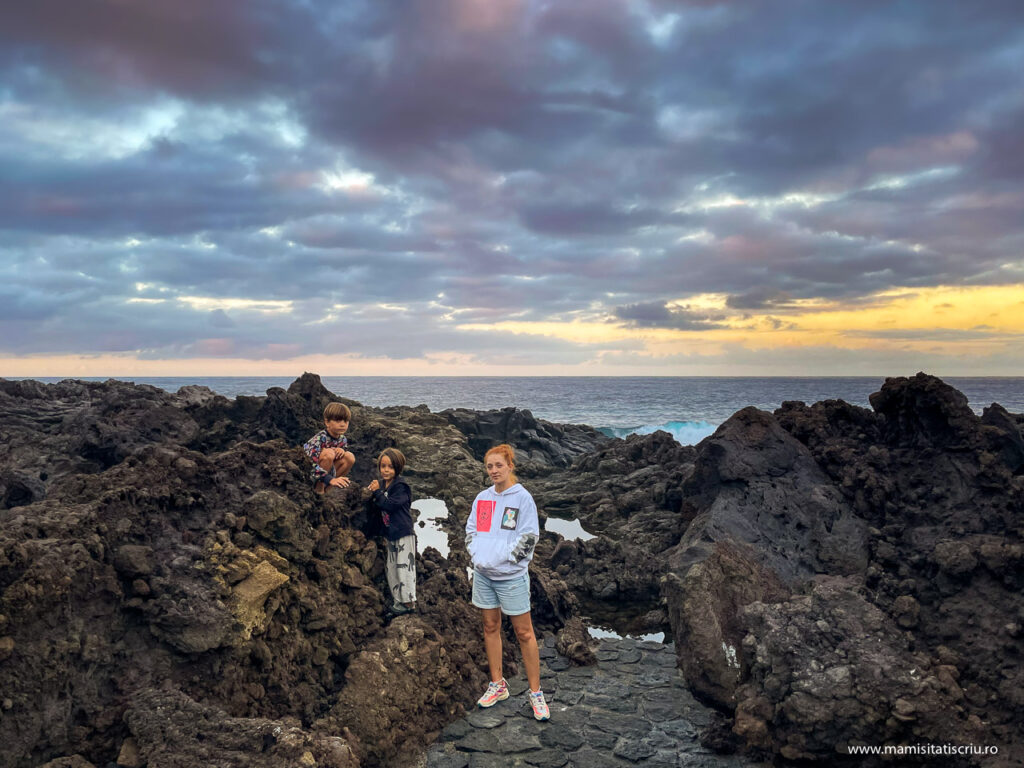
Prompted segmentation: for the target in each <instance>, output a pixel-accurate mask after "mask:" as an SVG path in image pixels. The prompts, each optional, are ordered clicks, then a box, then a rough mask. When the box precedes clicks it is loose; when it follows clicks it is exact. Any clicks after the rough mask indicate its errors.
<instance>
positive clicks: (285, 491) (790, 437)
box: [0, 374, 1024, 768]
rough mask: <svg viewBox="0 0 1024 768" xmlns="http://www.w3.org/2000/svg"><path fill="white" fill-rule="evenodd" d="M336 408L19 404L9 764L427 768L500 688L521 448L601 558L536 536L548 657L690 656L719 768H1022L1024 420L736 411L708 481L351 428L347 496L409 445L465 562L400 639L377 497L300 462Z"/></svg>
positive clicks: (401, 413)
mask: <svg viewBox="0 0 1024 768" xmlns="http://www.w3.org/2000/svg"><path fill="white" fill-rule="evenodd" d="M331 399H335V396H334V395H332V394H331V393H329V392H327V391H326V390H325V389H324V388H323V387H322V385H321V384H320V382H319V379H318V378H317V377H316V376H313V375H312V374H306V375H304V376H303V377H301V378H300V379H299V380H297V381H296V382H294V383H293V384H292V385H291V386H290V387H289V388H288V389H287V390H285V389H280V388H275V389H272V390H270V391H269V392H268V393H267V395H266V396H265V397H249V398H246V397H240V398H236V399H235V400H227V399H225V398H223V397H220V396H218V395H216V394H214V393H213V392H211V391H209V390H207V389H204V388H202V387H185V388H183V389H182V390H180V391H179V392H177V393H175V394H169V393H166V392H162V391H161V390H157V389H154V388H152V387H136V386H134V385H130V384H126V383H123V382H106V383H102V384H95V383H94V384H87V383H83V382H63V383H61V384H58V385H49V386H44V385H41V384H38V383H36V382H12V381H4V380H0V438H2V439H0V699H2V701H0V705H2V706H0V742H2V743H3V744H4V749H5V752H4V755H5V759H6V760H7V761H8V763H9V764H11V765H13V766H17V767H18V768H21V766H26V767H27V766H36V765H41V764H43V763H47V764H49V765H52V766H54V768H57V767H58V766H64V767H67V768H88V766H89V765H105V764H106V763H109V762H111V761H114V760H120V762H121V764H122V765H125V766H129V765H138V766H142V765H144V764H147V763H148V764H150V765H174V766H179V765H180V766H182V768H192V766H199V765H208V764H218V765H282V766H303V767H304V768H311V767H312V766H313V765H321V766H344V767H345V768H349V766H356V765H361V766H375V765H385V764H387V765H399V766H401V765H406V764H412V763H414V762H415V761H416V760H417V759H418V758H419V757H420V756H422V754H423V749H424V747H425V746H426V745H427V744H429V743H430V742H431V741H433V740H434V739H435V738H437V736H438V734H439V733H440V732H441V729H442V728H443V727H444V726H445V725H446V724H448V723H451V722H452V721H453V720H455V719H457V718H458V717H459V716H460V715H461V713H462V712H463V710H464V707H465V705H467V704H471V702H472V701H473V700H474V699H475V697H476V695H478V694H479V691H480V689H481V686H482V685H483V684H484V682H485V679H486V671H485V670H486V664H485V660H484V655H483V647H482V643H481V642H480V640H479V627H478V622H479V617H478V616H477V613H476V611H475V610H474V609H473V608H472V607H471V606H470V605H469V602H468V599H469V584H468V581H467V578H466V571H465V566H466V565H467V564H468V557H467V555H466V552H465V548H464V546H462V543H461V539H462V537H461V527H462V525H463V524H464V523H465V519H466V515H467V513H468V511H469V503H470V500H471V499H472V498H473V496H474V495H475V493H476V492H477V491H478V490H479V488H481V487H482V486H483V485H484V483H485V482H486V480H485V476H484V473H483V470H482V467H481V465H480V462H479V458H480V456H482V453H483V451H484V450H486V447H488V446H489V445H491V444H494V443H496V442H501V441H505V442H511V443H512V444H513V445H516V446H517V448H518V449H519V450H520V451H521V459H522V461H521V466H520V470H521V474H522V475H523V476H524V478H525V479H526V480H527V485H528V487H529V488H530V490H531V492H532V493H533V495H534V496H535V498H536V499H537V501H538V503H539V506H540V508H541V515H542V519H544V517H545V516H546V515H547V514H557V515H563V516H577V517H579V518H580V519H581V520H582V521H583V524H584V525H585V527H586V528H587V529H588V530H590V531H592V532H594V533H596V534H598V537H597V538H596V539H593V540H590V541H587V542H573V541H563V540H561V539H560V537H558V536H556V535H554V534H551V533H544V535H543V536H542V537H541V542H540V544H539V545H538V551H537V557H536V558H535V561H534V568H533V572H534V576H535V578H534V579H533V601H534V619H535V625H536V627H537V629H538V632H540V633H541V634H542V635H544V636H545V637H546V640H547V641H548V642H549V643H550V644H551V645H550V647H552V648H554V647H557V649H558V651H559V652H560V653H561V654H563V655H564V656H568V657H569V658H570V659H571V661H572V662H573V663H575V664H579V665H586V666H585V667H581V668H580V669H584V668H585V669H591V668H593V665H594V662H595V661H604V659H602V658H601V651H600V650H598V651H597V653H596V654H595V648H594V644H593V643H591V642H590V641H589V638H588V637H587V634H586V632H585V628H584V627H583V625H582V624H581V622H580V616H581V614H589V615H596V614H598V613H599V612H602V611H603V612H617V613H618V614H620V615H622V614H628V615H629V617H630V618H631V619H633V620H635V626H637V627H642V628H643V630H644V631H652V630H655V629H658V628H666V629H669V630H670V631H671V635H672V637H673V638H674V640H675V649H676V654H677V659H676V661H677V663H678V665H679V666H680V668H681V669H682V672H683V675H684V677H685V678H686V680H687V683H688V684H689V686H690V688H691V690H692V691H693V693H694V694H695V695H697V696H698V698H700V699H701V700H703V701H704V702H708V703H711V704H713V705H714V706H715V707H717V708H719V709H720V710H721V711H722V712H723V713H725V715H726V716H728V718H729V722H730V724H731V735H724V734H722V733H719V734H718V736H710V737H709V741H708V743H711V742H716V743H719V744H720V745H722V746H728V745H729V743H730V741H732V742H734V744H733V746H739V747H741V748H746V749H749V750H753V751H754V752H755V753H757V754H766V755H767V754H772V755H782V756H784V757H786V758H792V759H802V760H819V761H823V762H826V763H829V764H832V763H836V762H842V760H843V758H842V755H843V754H844V751H845V750H846V749H847V748H848V747H849V746H850V745H852V744H863V743H867V744H879V743H882V742H886V741H889V742H891V743H904V744H905V743H920V742H925V741H933V742H939V743H946V742H958V743H964V744H966V743H972V742H973V743H980V744H998V745H1000V746H1001V748H1002V749H1001V753H1000V755H999V757H998V758H995V759H993V758H987V759H986V761H985V765H986V768H993V767H1001V766H1003V765H1007V766H1008V765H1013V764H1017V763H1019V762H1020V761H1021V760H1024V753H1022V752H1021V748H1020V747H1019V746H1017V745H1019V744H1022V743H1024V739H1022V738H1021V737H1022V736H1024V733H1022V728H1021V725H1020V723H1022V722H1024V695H1022V694H1021V691H1022V690H1024V672H1022V667H1021V663H1020V661H1021V654H1022V651H1024V630H1022V629H1021V627H1022V626H1024V598H1022V597H1021V594H1022V592H1021V588H1022V587H1024V431H1022V427H1024V417H1022V416H1020V415H1015V414H1010V413H1007V412H1006V411H1005V410H1004V409H1002V408H1001V407H999V406H998V405H992V406H991V407H990V408H987V409H985V412H984V413H983V414H982V415H981V416H980V417H979V416H977V415H975V414H974V413H973V412H971V410H970V409H969V408H968V406H967V403H966V401H965V400H964V398H963V396H962V395H960V393H958V392H956V391H955V390H953V389H952V388H950V387H948V386H947V385H945V384H944V383H943V382H941V381H940V380H938V379H935V378H934V377H930V376H925V375H924V374H918V375H917V376H915V377H913V378H909V379H906V378H901V379H889V380H887V381H886V382H885V384H884V385H883V386H882V388H881V390H880V391H879V392H878V393H876V394H875V395H874V396H872V399H871V404H872V409H871V410H869V409H865V408H858V407H855V406H851V405H849V404H847V403H844V402H841V401H824V402H821V403H817V404H814V405H811V406H808V405H805V404H803V403H785V404H784V405H783V406H782V407H781V408H780V409H778V410H777V411H776V412H775V413H774V414H768V413H765V412H762V411H758V410H755V409H749V408H748V409H744V410H742V411H740V412H738V413H737V414H736V415H734V416H733V417H732V418H731V419H730V420H729V421H727V422H726V423H725V424H723V425H722V426H721V427H720V428H719V429H718V430H717V431H716V433H715V434H714V435H713V436H711V437H710V438H708V439H706V440H705V441H703V442H702V443H701V444H700V445H698V446H696V447H695V448H691V447H682V446H679V445H678V444H677V443H675V442H674V441H673V440H672V439H671V437H670V436H669V435H667V434H665V433H655V434H654V435H648V436H644V437H638V436H633V437H630V438H628V439H626V440H611V439H609V438H605V437H604V436H603V435H599V434H598V433H596V432H594V431H593V430H590V429H589V428H576V427H567V426H565V425H551V424H548V423H546V422H542V421H538V420H536V419H534V418H533V417H532V416H531V415H530V414H529V413H528V412H522V411H515V410H512V409H506V410H503V411H494V412H469V411H463V410H458V411H450V412H446V413H444V414H432V413H430V412H429V410H427V409H426V408H425V407H422V406H421V407H418V408H384V409H376V408H367V407H363V406H361V405H360V404H358V403H354V402H352V401H349V404H350V406H351V407H352V408H353V421H352V425H351V427H350V431H349V437H350V439H351V441H352V445H353V450H354V452H355V453H356V454H357V457H358V461H357V464H356V468H355V469H354V470H353V479H354V480H355V482H356V483H357V484H358V485H360V486H364V485H365V484H366V483H367V482H368V481H369V480H370V479H371V477H372V467H373V464H374V461H373V459H374V457H375V456H376V455H377V453H378V452H379V451H380V450H381V449H382V448H384V447H386V446H388V445H397V446H399V447H400V448H401V449H402V450H403V451H404V452H405V454H406V456H407V457H408V459H409V466H408V469H407V476H408V479H409V481H410V483H411V485H412V486H413V490H414V494H415V496H416V497H420V498H422V497H428V496H430V497H436V498H440V499H442V500H444V501H445V503H446V504H447V506H448V509H449V511H450V515H449V518H448V520H447V521H445V523H444V524H443V525H444V526H445V527H446V528H447V530H448V531H449V532H450V533H451V534H453V535H452V536H451V537H450V544H451V553H450V555H449V557H448V558H442V557H440V556H439V555H438V553H436V552H435V551H433V550H427V551H426V552H425V553H424V554H423V556H422V557H421V558H420V566H419V567H420V584H419V602H420V611H419V613H418V614H416V615H413V616H406V617H402V618H399V619H396V620H394V621H388V619H387V618H386V616H385V614H384V610H383V609H384V605H385V598H384V594H383V592H384V584H383V574H382V570H383V563H382V556H381V551H380V547H379V546H378V544H377V542H376V541H375V540H374V538H373V527H374V526H373V520H372V519H371V518H370V516H369V515H368V512H367V508H366V505H365V501H364V498H363V496H362V495H361V494H360V493H359V491H358V490H355V489H353V490H351V491H331V493H330V494H328V495H327V496H326V497H320V496H316V495H315V494H314V493H313V492H312V490H311V489H310V486H309V481H308V476H307V471H308V468H307V464H306V461H305V457H304V456H303V455H302V453H301V450H300V449H299V448H298V445H299V443H301V441H302V440H304V439H305V438H306V437H308V436H309V435H310V434H312V433H313V432H315V431H316V430H317V429H319V427H320V413H321V412H322V409H323V406H324V405H325V404H326V402H328V401H329V400H331ZM508 639H509V641H510V642H508V643H506V646H505V647H506V651H507V659H506V664H507V666H506V669H507V670H508V672H509V675H510V676H511V675H514V674H515V673H516V666H517V665H516V664H515V657H516V656H517V653H516V650H515V646H516V644H515V642H514V639H513V638H512V637H511V635H510V636H509V638H508ZM549 663H550V661H549ZM559 663H563V659H562V657H559ZM564 663H565V664H568V663H569V662H568V661H564ZM587 674H589V673H583V672H581V675H582V677H580V679H584V678H585V677H586V675H587ZM602 722H604V721H602ZM609 727H611V726H610V725H609ZM658 749H660V748H658ZM541 751H543V750H541ZM570 751H575V748H574V749H573V750H570ZM592 751H593V750H591V751H588V752H587V755H590V756H593V755H592V754H591V753H592ZM656 751H657V750H656ZM488 754H489V753H488ZM545 754H547V753H545ZM629 755H633V756H635V757H637V759H638V760H646V759H652V760H653V759H655V758H654V757H649V758H648V757H642V756H640V754H639V753H638V752H633V751H630V752H629ZM629 755H626V757H625V758H622V757H621V756H618V757H613V758H609V759H612V761H613V762H615V761H619V760H620V759H629V760H633V757H630V756H629ZM547 757H552V755H547ZM555 757H557V756H555ZM459 759H461V758H459ZM467 759H468V758H467ZM552 759H554V757H552ZM559 759H561V758H559ZM574 759H575V758H574ZM594 759H597V758H596V757H595V758H594ZM851 759H852V760H853V761H854V762H856V764H857V765H860V766H864V765H870V762H869V761H868V760H866V759H865V758H862V757H859V758H851ZM970 762H971V760H970V758H965V759H964V763H965V764H970ZM851 764H853V763H851Z"/></svg>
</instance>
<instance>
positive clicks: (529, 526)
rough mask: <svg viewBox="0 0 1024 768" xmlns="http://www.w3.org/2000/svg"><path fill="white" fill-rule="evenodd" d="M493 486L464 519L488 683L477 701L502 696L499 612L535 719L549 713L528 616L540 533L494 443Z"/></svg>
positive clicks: (507, 453)
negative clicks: (512, 634) (515, 647)
mask: <svg viewBox="0 0 1024 768" xmlns="http://www.w3.org/2000/svg"><path fill="white" fill-rule="evenodd" d="M484 466H485V467H486V469H487V474H488V476H489V477H490V478H491V482H492V483H494V485H493V486H491V487H490V488H487V489H485V490H483V491H481V492H480V493H479V494H478V495H477V497H476V499H475V500H474V501H473V509H472V510H471V511H470V513H469V520H467V521H466V549H468V550H469V556H470V557H471V558H472V559H473V605H475V606H476V607H477V608H479V609H480V610H481V611H482V612H483V625H484V647H485V648H486V649H487V665H488V667H489V668H490V673H491V683H490V685H488V686H487V690H486V691H485V692H484V695H483V696H481V697H480V700H479V701H477V704H478V705H480V706H481V707H491V706H494V705H495V704H497V703H498V702H499V701H503V700H504V699H507V698H508V684H507V683H506V682H505V678H504V676H503V674H502V670H501V615H502V613H504V614H505V615H507V616H508V617H509V619H510V620H511V622H512V627H513V629H515V631H516V637H517V638H518V639H519V648H520V649H521V650H522V652H523V666H525V667H526V680H527V682H528V683H529V685H530V704H531V705H532V706H533V716H534V717H535V718H537V719H538V720H547V719H548V718H549V717H550V712H549V710H548V705H547V702H545V701H544V693H543V691H541V689H540V653H539V652H538V650H537V638H536V636H534V634H533V621H532V620H531V619H530V574H529V572H528V570H527V569H528V567H529V565H530V561H531V560H532V559H533V548H534V547H535V546H536V544H537V537H538V536H539V535H540V523H539V521H538V519H537V505H536V504H534V502H533V497H532V496H531V495H530V494H529V492H528V491H527V490H526V489H525V488H523V486H521V485H520V484H519V481H518V480H517V479H516V476H515V473H514V470H515V466H516V462H515V452H514V451H513V449H512V446H510V445H504V444H503V445H498V446H495V447H494V448H491V449H490V450H489V451H488V452H487V454H486V455H485V456H484Z"/></svg>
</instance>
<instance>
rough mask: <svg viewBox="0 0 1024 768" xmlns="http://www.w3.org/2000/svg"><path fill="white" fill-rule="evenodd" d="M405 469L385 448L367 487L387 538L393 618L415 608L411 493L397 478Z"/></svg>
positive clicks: (395, 452) (393, 451)
mask: <svg viewBox="0 0 1024 768" xmlns="http://www.w3.org/2000/svg"><path fill="white" fill-rule="evenodd" d="M403 469H405V456H404V455H403V454H402V452H401V451H400V450H398V449H397V448H385V449H384V450H383V451H382V452H381V454H380V457H379V458H378V459H377V471H378V473H379V474H380V480H374V481H373V482H372V483H370V484H369V485H368V486H367V488H368V489H369V490H370V491H372V492H373V504H374V506H375V507H376V508H377V509H378V510H380V515H381V519H382V520H383V522H384V529H385V535H386V536H387V542H388V544H387V550H388V557H387V566H386V573H387V577H388V587H390V589H391V597H392V599H393V600H394V605H393V606H392V607H391V612H392V613H393V614H395V615H396V616H400V615H402V614H403V613H409V612H411V611H412V610H414V609H415V607H416V533H415V531H414V530H413V527H412V512H411V508H412V491H410V490H409V486H408V485H407V484H406V482H405V481H404V480H401V479H399V477H398V476H399V475H400V474H402V470H403Z"/></svg>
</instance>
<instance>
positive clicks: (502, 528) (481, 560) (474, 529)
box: [466, 483, 540, 581]
mask: <svg viewBox="0 0 1024 768" xmlns="http://www.w3.org/2000/svg"><path fill="white" fill-rule="evenodd" d="M539 536H540V521H539V520H538V519H537V505H536V504H535V503H534V501H533V497H532V496H531V495H530V492H529V491H527V490H526V489H525V488H523V486H521V485H520V484H519V483H516V484H515V485H512V486H510V487H508V488H507V489H505V490H504V491H502V492H501V493H498V492H497V491H496V490H494V486H493V485H492V486H491V487H490V488H486V489H485V490H483V491H480V493H479V494H477V497H476V499H475V500H474V501H473V509H472V510H471V511H470V513H469V519H468V520H467V521H466V549H468V550H469V556H470V557H471V558H472V559H473V569H474V570H475V571H478V572H479V573H482V574H483V575H484V576H486V577H487V578H489V579H495V580H497V581H503V580H505V579H513V578H515V577H516V576H519V575H520V574H522V573H525V572H526V569H527V568H528V567H529V564H530V561H531V560H532V559H533V549H534V547H535V546H536V544H537V539H538V537H539Z"/></svg>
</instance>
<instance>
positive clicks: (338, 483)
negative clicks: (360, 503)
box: [331, 477, 352, 488]
mask: <svg viewBox="0 0 1024 768" xmlns="http://www.w3.org/2000/svg"><path fill="white" fill-rule="evenodd" d="M351 482H352V481H351V480H349V479H348V478H347V477H333V478H331V485H333V486H334V487H335V488H348V486H349V483H351Z"/></svg>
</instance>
